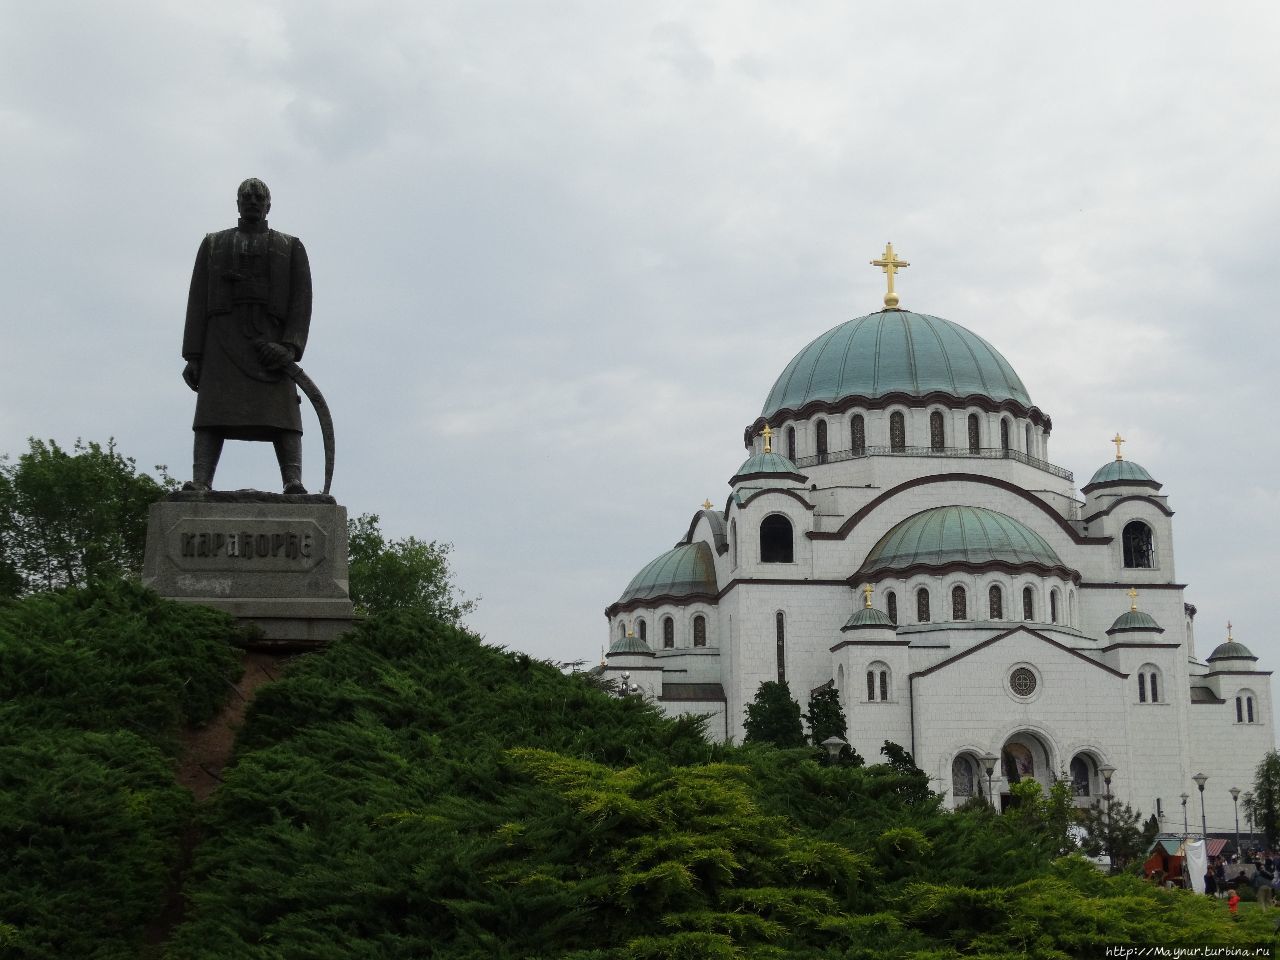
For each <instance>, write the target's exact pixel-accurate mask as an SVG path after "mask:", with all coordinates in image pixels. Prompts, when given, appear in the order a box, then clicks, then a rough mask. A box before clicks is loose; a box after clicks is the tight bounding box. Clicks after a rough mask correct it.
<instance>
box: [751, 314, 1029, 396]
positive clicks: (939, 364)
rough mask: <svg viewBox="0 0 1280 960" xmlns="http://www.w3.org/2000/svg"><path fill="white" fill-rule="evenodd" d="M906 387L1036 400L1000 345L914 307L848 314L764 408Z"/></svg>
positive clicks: (785, 374)
mask: <svg viewBox="0 0 1280 960" xmlns="http://www.w3.org/2000/svg"><path fill="white" fill-rule="evenodd" d="M896 393H902V394H907V395H908V396H912V397H921V396H925V395H927V394H931V393H944V394H950V395H952V396H955V397H971V396H975V395H976V396H981V397H985V398H987V399H989V400H991V401H994V402H996V403H1001V402H1004V401H1013V402H1015V403H1017V404H1020V405H1021V406H1023V407H1027V408H1029V407H1031V397H1030V396H1029V395H1028V394H1027V388H1026V387H1024V386H1023V384H1022V381H1021V380H1020V379H1019V378H1018V375H1017V374H1016V373H1015V372H1014V370H1013V367H1011V366H1010V365H1009V361H1007V360H1006V359H1005V358H1004V357H1002V356H1001V355H1000V352H999V351H998V350H996V348H995V347H993V346H991V344H989V343H987V341H985V340H983V339H982V338H981V337H980V336H978V335H977V334H976V333H973V332H972V331H969V330H966V329H965V328H964V327H962V326H960V325H959V324H957V323H952V322H951V321H950V320H943V319H942V318H941V317H932V316H929V315H928V314H924V313H911V312H910V311H907V310H882V311H880V312H879V313H872V314H868V315H867V316H865V317H857V318H856V319H853V320H847V321H845V322H844V323H842V324H840V325H839V326H837V327H834V328H832V329H831V330H828V331H827V332H826V333H824V334H823V335H822V336H820V337H818V339H816V340H814V341H813V342H812V343H810V344H809V345H808V346H806V347H805V348H804V349H803V350H801V351H800V352H799V353H797V354H796V355H795V357H794V358H793V359H792V360H791V362H790V363H788V364H787V366H786V369H785V370H783V371H782V375H781V376H780V377H778V380H777V382H776V383H774V385H773V389H772V390H770V391H769V397H768V399H766V400H765V402H764V409H763V410H762V411H761V412H760V415H761V416H762V417H765V418H769V417H772V416H773V415H774V414H775V413H777V412H779V411H780V410H799V409H800V408H802V407H803V406H805V404H808V403H812V402H814V401H822V402H826V403H837V402H839V401H840V400H843V399H845V398H847V397H866V398H868V399H875V398H877V397H883V396H887V395H889V394H896Z"/></svg>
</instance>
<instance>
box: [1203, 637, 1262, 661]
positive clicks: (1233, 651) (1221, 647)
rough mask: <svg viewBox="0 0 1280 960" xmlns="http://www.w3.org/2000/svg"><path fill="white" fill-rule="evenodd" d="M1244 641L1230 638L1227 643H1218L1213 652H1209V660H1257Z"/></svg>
mask: <svg viewBox="0 0 1280 960" xmlns="http://www.w3.org/2000/svg"><path fill="white" fill-rule="evenodd" d="M1257 659H1258V658H1257V657H1255V656H1254V655H1253V654H1252V653H1251V652H1250V650H1249V648H1248V647H1246V646H1245V645H1244V644H1243V643H1241V642H1240V641H1238V640H1228V641H1227V642H1226V643H1220V644H1218V645H1217V646H1216V647H1215V648H1214V650H1213V653H1211V654H1209V662H1210V663H1212V662H1213V661H1214V660H1257Z"/></svg>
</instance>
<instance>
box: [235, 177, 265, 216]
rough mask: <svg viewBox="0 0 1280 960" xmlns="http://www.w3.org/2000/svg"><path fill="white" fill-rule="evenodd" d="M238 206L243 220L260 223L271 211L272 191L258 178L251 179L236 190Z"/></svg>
mask: <svg viewBox="0 0 1280 960" xmlns="http://www.w3.org/2000/svg"><path fill="white" fill-rule="evenodd" d="M236 206H237V207H238V208H239V210H240V216H241V218H242V219H244V220H248V221H249V222H250V223H258V222H259V221H261V220H264V219H265V218H266V216H267V213H268V212H270V210H271V191H270V190H269V189H267V185H266V184H265V183H263V182H262V181H261V180H259V179H258V178H257V177H250V178H249V179H248V180H246V181H245V182H244V183H242V184H240V187H239V189H238V190H236Z"/></svg>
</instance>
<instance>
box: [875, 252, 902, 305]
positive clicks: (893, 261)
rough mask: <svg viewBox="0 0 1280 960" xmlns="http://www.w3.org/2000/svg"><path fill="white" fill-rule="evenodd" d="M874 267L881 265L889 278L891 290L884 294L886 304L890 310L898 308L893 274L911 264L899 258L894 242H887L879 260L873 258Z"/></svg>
mask: <svg viewBox="0 0 1280 960" xmlns="http://www.w3.org/2000/svg"><path fill="white" fill-rule="evenodd" d="M871 265H872V266H873V267H881V268H882V269H883V270H884V273H885V276H887V277H888V278H889V292H888V293H886V294H885V295H884V305H885V307H886V308H887V309H889V310H897V309H898V295H897V294H896V293H894V291H893V275H894V274H895V273H897V272H898V271H899V270H901V269H902V268H903V267H909V266H911V264H909V263H907V261H905V260H899V259H898V255H897V254H896V253H894V252H893V244H892V243H886V244H885V245H884V253H883V254H882V255H881V256H880V259H879V260H872V261H871Z"/></svg>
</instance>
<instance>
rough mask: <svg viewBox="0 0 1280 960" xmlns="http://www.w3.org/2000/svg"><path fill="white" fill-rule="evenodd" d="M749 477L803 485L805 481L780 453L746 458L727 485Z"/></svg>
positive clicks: (756, 454) (753, 455) (758, 454)
mask: <svg viewBox="0 0 1280 960" xmlns="http://www.w3.org/2000/svg"><path fill="white" fill-rule="evenodd" d="M751 477H773V478H776V479H792V480H795V481H797V482H798V483H804V481H805V479H806V478H805V476H804V474H802V473H801V472H800V471H799V470H798V469H797V468H796V465H795V464H794V463H792V462H791V461H790V460H788V459H787V458H786V457H784V456H783V455H782V454H780V453H755V454H752V455H751V456H749V457H747V459H746V460H745V461H744V462H743V464H742V466H740V467H739V468H738V469H737V470H735V471H734V473H733V477H732V479H730V480H729V483H730V484H734V483H737V482H738V481H739V480H747V479H749V478H751Z"/></svg>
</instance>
